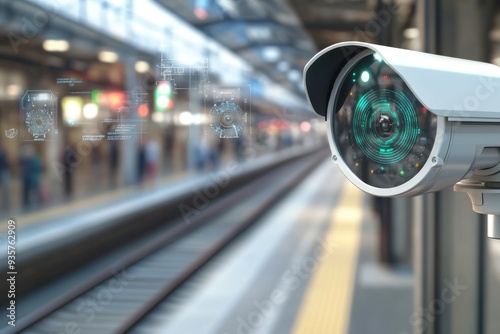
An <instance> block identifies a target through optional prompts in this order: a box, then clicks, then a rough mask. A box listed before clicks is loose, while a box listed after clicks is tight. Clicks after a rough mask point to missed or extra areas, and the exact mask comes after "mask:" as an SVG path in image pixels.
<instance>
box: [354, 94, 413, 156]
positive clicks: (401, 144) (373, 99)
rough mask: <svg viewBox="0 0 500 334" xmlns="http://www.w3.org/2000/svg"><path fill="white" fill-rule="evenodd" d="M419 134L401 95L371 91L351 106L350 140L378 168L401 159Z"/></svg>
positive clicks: (406, 101)
mask: <svg viewBox="0 0 500 334" xmlns="http://www.w3.org/2000/svg"><path fill="white" fill-rule="evenodd" d="M419 131H420V129H419V126H418V118H417V113H416V111H415V108H414V107H413V106H412V104H411V102H410V101H409V100H408V98H407V97H406V96H405V95H404V94H403V93H401V92H397V91H393V90H389V89H373V90H370V91H368V92H367V93H365V94H364V95H363V96H362V97H361V98H360V99H359V101H358V103H357V104H356V106H355V110H354V115H353V132H354V139H355V141H356V143H357V145H358V146H359V148H360V149H361V151H362V152H363V153H364V154H365V155H366V156H367V157H368V158H369V159H371V160H372V161H374V162H377V163H379V164H381V165H389V164H395V163H398V162H400V161H401V160H403V159H404V158H405V157H406V156H407V155H408V153H410V151H411V150H412V148H413V146H414V145H415V142H416V140H417V137H418V134H419Z"/></svg>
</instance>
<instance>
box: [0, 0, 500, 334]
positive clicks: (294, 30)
mask: <svg viewBox="0 0 500 334" xmlns="http://www.w3.org/2000/svg"><path fill="white" fill-rule="evenodd" d="M346 41H356V42H366V43H374V44H378V45H383V46H392V47H396V48H402V49H409V50H414V51H423V52H427V53H431V54H437V55H444V56H451V57H458V58H462V59H469V60H477V61H481V62H486V63H492V64H495V65H500V4H499V3H498V2H497V1H494V0H314V1H307V0H140V1H139V0H54V1H46V0H16V1H8V0H0V271H1V274H0V277H1V280H0V296H1V297H0V307H1V309H2V312H0V314H1V317H0V319H1V321H0V334H4V333H5V334H8V333H27V334H31V333H33V334H45V333H46V334H56V333H57V334H62V333H66V334H86V333H92V334H94V333H98V334H108V333H109V334H118V333H137V334H142V333H167V334H194V333H196V334H202V333H204V334H233V333H235V334H239V333H242V334H251V333H252V334H285V333H292V334H310V333H313V334H323V333H324V334H365V333H368V334H499V333H500V316H499V314H500V313H499V312H500V311H499V310H500V288H499V287H500V242H499V241H498V240H495V239H491V238H488V237H487V233H486V232H487V226H488V222H487V218H486V216H484V215H480V214H477V213H475V212H474V211H473V210H472V209H471V204H470V201H469V199H468V198H467V196H466V195H465V194H463V193H457V192H454V191H453V189H451V188H447V189H444V190H442V191H439V192H436V193H431V194H426V195H423V196H417V197H414V198H406V197H405V198H388V197H384V198H382V197H374V196H370V195H367V194H365V193H362V192H361V191H360V190H359V189H357V188H356V187H355V186H353V185H352V184H351V183H350V182H348V181H347V179H346V177H345V175H344V174H342V172H341V170H340V169H339V168H338V166H336V164H335V163H334V162H333V161H332V160H334V161H335V160H336V159H338V157H335V156H332V153H331V152H332V151H331V149H330V148H329V147H328V146H329V144H328V137H329V136H330V139H332V136H333V134H334V132H335V131H337V130H338V128H337V125H336V123H335V119H329V118H326V117H325V118H324V117H319V116H318V115H317V114H315V113H314V111H313V110H312V107H311V104H310V101H309V100H308V97H307V96H306V92H305V87H304V74H303V73H304V72H303V71H304V68H305V67H306V65H307V64H308V62H309V61H310V60H311V59H314V58H313V57H314V56H315V55H316V54H317V53H318V52H319V51H321V50H323V49H325V48H327V47H329V46H331V45H333V44H336V43H340V42H346ZM373 58H374V59H375V57H373ZM417 58H418V57H417ZM348 59H350V55H346V56H345V59H343V60H342V61H345V62H346V63H347V61H348ZM422 59H423V58H422ZM333 65H335V64H333V63H329V62H325V63H324V64H322V66H324V67H325V71H324V74H325V75H331V72H332V71H331V66H333ZM335 66H337V65H335ZM369 70H370V69H367V70H366V71H367V72H366V74H365V75H364V79H363V77H362V76H360V80H357V79H353V84H352V85H353V87H354V86H356V85H357V86H356V87H361V86H360V85H364V84H366V83H367V82H368V81H369V80H370V78H377V77H376V75H377V74H376V73H371V72H370V73H371V74H370V73H369ZM457 71H458V69H457ZM321 74H322V73H321ZM372 74H373V76H372ZM355 75H356V74H355V73H354V76H355ZM378 75H379V77H380V78H379V79H380V80H382V79H383V80H387V81H388V86H387V87H392V88H394V89H395V90H397V89H399V88H398V87H400V86H401V85H403V84H405V83H404V82H403V80H396V79H394V77H393V76H390V75H387V74H382V73H378ZM417 76H418V75H417ZM365 79H366V80H365ZM421 80H423V81H422V82H424V83H426V82H429V83H434V81H433V80H434V78H433V77H422V78H421ZM349 83H350V80H349ZM480 83H481V82H480ZM496 83H497V82H496V81H494V80H493V79H492V81H489V82H487V83H486V86H485V84H484V82H482V83H481V85H479V86H478V88H477V89H475V90H474V91H471V92H467V94H466V96H465V97H464V96H457V103H458V104H457V105H456V106H457V107H456V108H457V109H454V110H462V109H464V108H465V109H467V108H468V107H471V106H470V105H469V104H468V103H472V102H475V101H476V100H478V101H479V100H481V99H482V98H483V96H478V92H483V91H484V90H485V89H486V90H488V92H489V93H491V96H497V94H498V91H497V88H498V85H496ZM424 86H425V85H424ZM333 88H334V83H332V84H331V87H330V86H329V87H324V89H323V90H324V91H326V92H327V93H326V94H329V93H330V92H331V91H332V89H333ZM392 88H391V89H392ZM319 93H322V92H319ZM323 93H324V92H323ZM351 93H352V92H351ZM469 93H470V94H469ZM457 94H458V93H457ZM460 94H464V92H460ZM437 95H439V94H437ZM437 95H436V96H437ZM350 96H351V95H349V94H347V93H346V94H345V97H346V98H347V99H350ZM323 100H325V101H323ZM323 100H322V101H320V103H323V104H325V109H326V108H331V109H333V105H334V104H335V103H337V102H338V101H333V100H334V99H332V101H330V102H331V104H330V105H329V106H328V107H327V105H328V101H327V99H323ZM481 101H482V100H481ZM386 102H387V101H386ZM417 102H418V101H417ZM459 102H460V103H459ZM391 103H392V104H391ZM384 107H385V108H393V109H397V108H399V106H397V105H395V104H394V103H393V102H391V101H388V102H387V103H385V104H384ZM371 108H372V110H375V109H376V108H379V106H371ZM417 109H418V108H417ZM469 109H471V108H469ZM472 109H474V108H472ZM391 110H392V109H391ZM419 110H420V111H419V112H421V113H427V112H428V111H429V110H428V109H427V108H426V107H425V106H423V105H422V106H421V108H420V109H419ZM343 112H344V113H345V115H348V116H349V115H350V113H353V112H355V110H354V111H353V110H348V109H347V108H346V109H345V110H344V111H343ZM443 117H444V116H443ZM418 122H421V120H420V119H419V120H417V123H418ZM346 124H348V126H351V125H352V124H350V123H349V122H346ZM412 124H413V123H412ZM352 126H353V127H354V125H352ZM367 129H368V130H371V131H372V132H374V133H375V134H376V130H374V129H373V128H370V127H369V126H367ZM418 131H420V128H418ZM352 132H354V131H352ZM420 134H421V133H419V135H420ZM378 135H380V133H378ZM422 136H423V135H422ZM422 136H421V137H422ZM471 138H472V137H471ZM344 140H345V142H346V143H348V144H349V145H351V144H352V145H351V146H352V147H354V143H352V142H351V143H349V140H351V141H354V140H352V137H349V136H346V137H345V138H344ZM422 141H425V142H427V138H422ZM355 144H356V145H357V144H358V142H356V143H355ZM349 145H347V146H349ZM422 145H423V144H422ZM351 146H349V147H347V148H346V151H345V152H347V153H346V155H347V156H349V155H350V156H349V158H350V159H352V161H353V162H354V161H355V164H354V166H355V167H358V166H359V164H363V163H364V162H365V161H364V159H366V158H360V157H359V156H358V155H357V154H356V151H354V150H351V149H352V147H351ZM488 149H490V148H489V147H488ZM491 149H492V150H490V152H491V151H494V153H495V152H496V151H495V150H498V148H491ZM378 153H379V154H381V151H379V152H378ZM375 154H376V153H375ZM407 156H410V153H408V152H407ZM492 156H495V154H492ZM436 163H439V160H438V161H437V162H436ZM380 165H381V166H380V167H382V168H381V169H380V170H384V169H383V167H384V166H382V165H383V164H382V163H381V164H380ZM417 165H419V163H418V162H417ZM413 166H416V165H415V164H412V166H410V167H411V168H413ZM415 168H418V167H415ZM366 171H367V173H370V172H371V173H376V172H378V171H379V170H377V169H375V168H374V169H373V170H372V171H370V170H366ZM360 173H362V172H360ZM358 174H359V173H358ZM401 175H404V170H403V174H401ZM365 176H366V175H365Z"/></svg>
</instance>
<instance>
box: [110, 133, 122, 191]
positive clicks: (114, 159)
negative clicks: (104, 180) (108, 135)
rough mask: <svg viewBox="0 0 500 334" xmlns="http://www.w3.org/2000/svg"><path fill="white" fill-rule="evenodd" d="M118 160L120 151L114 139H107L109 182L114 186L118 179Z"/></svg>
mask: <svg viewBox="0 0 500 334" xmlns="http://www.w3.org/2000/svg"><path fill="white" fill-rule="evenodd" d="M119 161H120V152H119V150H118V143H117V141H116V140H110V141H109V182H110V186H111V187H116V183H117V179H118V175H117V174H118V173H117V172H118V163H119Z"/></svg>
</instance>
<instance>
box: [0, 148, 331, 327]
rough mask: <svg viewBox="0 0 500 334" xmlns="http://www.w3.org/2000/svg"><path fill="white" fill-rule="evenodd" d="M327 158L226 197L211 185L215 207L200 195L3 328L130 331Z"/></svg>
mask: <svg viewBox="0 0 500 334" xmlns="http://www.w3.org/2000/svg"><path fill="white" fill-rule="evenodd" d="M324 156H325V153H324V152H323V151H318V152H316V153H310V154H308V155H305V156H303V157H301V158H296V159H292V160H290V161H288V162H287V163H285V164H280V165H278V166H277V167H276V168H274V169H269V170H267V171H266V172H265V173H263V174H262V175H259V176H253V179H252V180H251V182H248V183H246V184H245V185H243V186H241V187H237V188H235V189H234V190H232V191H229V192H227V193H225V194H223V195H221V196H216V191H215V189H212V193H210V190H209V188H205V191H204V194H205V196H204V199H208V200H209V201H210V203H208V204H209V205H208V204H207V203H206V201H203V200H202V199H200V198H198V200H199V201H200V202H199V203H198V205H196V203H195V202H194V200H195V199H194V198H193V201H191V200H189V201H188V202H186V203H184V202H183V203H180V204H179V208H180V207H181V206H182V205H183V207H184V208H190V209H185V210H184V214H179V216H178V217H177V222H176V224H173V226H175V228H169V229H165V231H162V232H161V233H160V232H158V233H154V234H152V235H150V236H148V237H146V238H143V240H142V242H141V244H140V245H138V246H137V247H134V249H133V250H129V251H128V252H127V253H126V254H123V255H122V256H121V257H120V259H118V260H117V261H115V262H113V263H110V264H108V265H107V266H106V267H105V268H101V269H100V272H96V273H95V275H93V276H92V277H90V278H89V279H87V280H85V281H83V282H80V283H79V284H78V285H77V286H75V287H73V288H72V289H70V291H67V292H66V293H64V294H62V295H60V296H57V298H54V300H53V301H52V302H51V303H49V304H47V305H45V306H44V307H43V308H41V309H39V310H37V312H33V313H32V314H30V315H28V316H27V317H25V319H22V320H20V321H19V322H18V326H16V328H15V330H11V329H6V330H4V331H2V333H18V332H22V333H47V334H49V333H82V334H83V333H103V334H105V333H126V332H128V331H130V330H131V329H132V328H134V326H135V325H136V324H137V323H139V322H140V321H141V319H143V318H144V317H145V316H146V315H147V314H148V313H149V312H151V311H152V310H153V309H154V308H155V307H156V306H157V305H158V304H159V303H160V302H161V301H162V300H164V299H165V298H166V297H167V296H168V295H169V294H171V293H172V292H173V291H174V290H175V289H177V288H178V287H179V286H180V285H181V284H182V283H183V282H184V281H186V280H187V279H188V278H189V277H190V276H191V275H193V274H194V273H195V272H196V271H197V270H198V269H199V268H201V267H202V266H203V265H204V264H205V263H206V262H207V261H209V260H210V259H211V258H212V257H213V256H214V255H215V254H217V253H218V252H219V251H220V250H221V249H223V248H224V247H225V246H226V245H227V244H229V243H230V242H231V241H232V240H234V239H235V238H237V237H238V235H240V234H241V233H242V232H243V231H244V230H245V229H247V228H249V227H250V226H251V225H252V223H253V222H255V221H256V220H257V218H258V217H260V216H261V215H262V214H264V213H265V212H266V211H267V210H268V209H270V208H271V207H272V206H273V205H274V204H275V203H276V202H277V201H279V200H280V198H282V197H283V196H284V195H285V194H286V193H287V192H288V191H290V190H291V189H292V188H293V187H294V186H295V185H297V184H298V183H300V181H301V180H302V179H303V178H304V177H305V176H306V175H307V174H308V173H309V172H310V171H312V170H313V169H314V168H315V167H316V166H317V165H318V163H319V161H321V160H322V159H324ZM212 195H213V196H212ZM210 197H213V198H210ZM195 207H197V208H196V209H195ZM190 210H191V211H190ZM181 211H182V210H181ZM181 211H180V212H181Z"/></svg>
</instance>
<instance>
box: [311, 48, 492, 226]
mask: <svg viewBox="0 0 500 334" xmlns="http://www.w3.org/2000/svg"><path fill="white" fill-rule="evenodd" d="M304 80H305V88H306V93H307V97H308V99H309V102H310V104H311V105H312V107H313V109H314V110H315V112H316V113H317V114H319V115H321V116H324V117H325V118H326V121H327V122H328V134H329V142H330V147H331V150H332V153H333V154H332V159H333V161H334V162H335V163H336V164H337V165H338V166H339V167H340V169H341V170H342V172H343V173H344V174H345V176H346V177H347V178H348V179H349V180H350V181H351V182H352V183H353V184H355V185H356V186H357V187H358V188H360V189H361V190H363V191H365V192H367V193H369V194H372V195H375V196H382V197H398V196H415V195H420V194H424V193H428V192H433V191H437V190H441V189H443V188H446V187H449V186H452V185H454V184H456V183H457V182H460V181H461V182H460V183H458V184H457V185H456V187H455V190H462V191H466V192H468V193H469V196H470V197H471V199H472V202H473V206H474V210H475V211H477V212H481V213H488V214H494V215H500V67H497V66H495V65H492V64H486V63H481V62H476V61H470V60H463V59H457V58H450V57H443V56H437V55H433V54H427V53H421V52H416V51H409V50H403V49H396V48H391V47H385V46H380V45H374V44H369V43H362V42H345V43H339V44H335V45H333V46H330V47H328V48H326V49H324V50H323V51H321V52H320V53H318V54H317V55H316V56H315V57H314V58H313V59H312V60H311V61H309V63H308V64H307V65H306V67H305V70H304ZM492 188H496V189H495V191H496V193H497V196H498V197H495V196H494V191H489V190H488V189H492ZM485 194H486V195H485ZM498 227H499V229H498V233H499V235H500V222H499V224H498Z"/></svg>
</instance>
